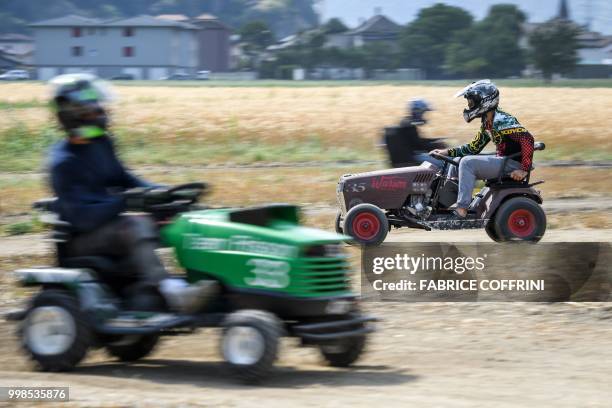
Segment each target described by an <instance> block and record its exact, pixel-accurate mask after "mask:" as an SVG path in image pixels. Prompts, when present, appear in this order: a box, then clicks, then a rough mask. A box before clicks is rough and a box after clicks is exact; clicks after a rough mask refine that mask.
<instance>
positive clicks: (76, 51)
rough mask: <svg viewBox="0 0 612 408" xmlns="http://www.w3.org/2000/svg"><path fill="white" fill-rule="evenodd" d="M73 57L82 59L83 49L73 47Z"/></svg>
mask: <svg viewBox="0 0 612 408" xmlns="http://www.w3.org/2000/svg"><path fill="white" fill-rule="evenodd" d="M72 56H73V57H81V56H83V47H81V46H79V45H77V46H74V47H72Z"/></svg>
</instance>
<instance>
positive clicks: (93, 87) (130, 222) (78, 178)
mask: <svg viewBox="0 0 612 408" xmlns="http://www.w3.org/2000/svg"><path fill="white" fill-rule="evenodd" d="M51 85H52V86H53V100H52V106H53V109H54V110H55V113H56V115H57V119H58V121H59V123H60V124H61V126H62V128H63V129H64V130H65V132H66V138H65V139H64V140H63V141H61V142H59V143H57V144H56V145H55V146H53V148H52V150H51V157H50V173H51V177H50V179H51V187H52V188H53V191H54V192H55V194H56V196H57V198H58V199H57V202H56V206H55V211H56V212H58V213H59V215H60V218H61V219H62V220H63V221H66V222H68V223H70V225H71V227H72V229H73V233H72V237H71V239H70V240H69V241H68V243H67V244H66V250H67V254H68V256H71V257H81V256H106V257H112V258H116V259H122V260H124V261H125V262H124V263H123V265H125V266H126V269H125V270H122V271H121V272H122V273H126V274H128V275H129V274H131V275H133V276H132V277H133V278H135V279H136V280H137V281H139V282H141V283H142V284H143V285H145V286H147V287H149V288H154V290H159V292H161V294H162V295H163V297H164V298H165V300H166V303H167V304H168V306H170V307H171V308H174V309H176V310H181V311H191V310H193V309H197V308H199V307H201V306H202V304H203V303H204V301H205V299H206V298H207V297H208V296H209V294H210V293H211V291H212V290H213V289H212V288H211V287H206V286H204V285H201V286H190V285H188V284H187V283H186V282H185V281H183V280H180V279H172V278H170V276H169V275H168V273H167V271H166V269H165V268H164V266H163V264H162V263H161V261H160V260H159V258H158V257H157V255H156V254H155V249H156V246H157V242H156V241H157V229H156V226H155V224H154V222H153V220H152V219H151V218H150V217H148V216H146V215H126V214H123V212H124V211H126V210H127V204H126V199H125V198H124V196H122V195H119V194H116V191H117V190H125V189H130V188H134V187H155V185H153V184H151V183H149V182H146V181H144V180H142V179H140V178H138V177H136V176H134V175H132V174H131V173H130V172H129V171H128V170H127V169H126V168H125V167H124V166H123V164H122V163H121V162H120V161H119V159H118V158H117V156H116V154H115V148H114V145H113V141H112V139H111V135H110V133H109V131H108V115H107V113H106V109H105V107H104V104H105V103H106V102H108V101H109V99H110V96H111V95H110V92H109V89H108V87H107V86H105V84H104V83H103V82H101V81H100V80H99V79H97V78H96V77H94V76H92V75H87V74H73V75H61V76H59V77H56V78H54V79H53V80H51ZM101 278H102V279H104V277H103V276H102V277H101Z"/></svg>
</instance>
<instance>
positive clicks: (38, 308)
mask: <svg viewBox="0 0 612 408" xmlns="http://www.w3.org/2000/svg"><path fill="white" fill-rule="evenodd" d="M19 332H20V335H21V341H22V344H23V347H24V349H25V350H26V352H27V353H28V354H29V355H30V357H31V358H32V360H34V361H35V362H36V363H37V364H38V365H39V367H40V368H41V369H42V370H43V371H69V370H71V369H73V368H74V367H75V366H76V365H77V364H78V363H79V362H80V361H81V360H82V359H83V357H85V354H87V350H88V348H89V346H90V344H91V331H90V328H89V325H88V324H87V322H86V321H85V318H84V316H83V314H82V313H81V311H80V309H79V302H78V300H77V299H76V298H75V297H74V296H72V295H71V294H70V293H69V292H67V291H64V290H57V289H47V290H43V291H42V292H40V293H39V294H38V295H37V296H36V297H35V298H34V300H33V301H32V306H31V307H30V309H29V310H28V313H27V315H26V317H25V320H24V321H23V323H22V325H21V327H20V330H19Z"/></svg>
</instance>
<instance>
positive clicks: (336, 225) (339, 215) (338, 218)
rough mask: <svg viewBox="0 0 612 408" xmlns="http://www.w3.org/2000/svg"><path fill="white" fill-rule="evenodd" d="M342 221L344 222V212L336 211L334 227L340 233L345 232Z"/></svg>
mask: <svg viewBox="0 0 612 408" xmlns="http://www.w3.org/2000/svg"><path fill="white" fill-rule="evenodd" d="M341 222H342V213H341V212H340V211H338V212H337V213H336V219H335V220H334V228H335V230H336V232H337V233H338V234H344V230H343V229H342V227H341V226H340V223H341Z"/></svg>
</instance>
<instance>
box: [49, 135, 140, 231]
mask: <svg viewBox="0 0 612 408" xmlns="http://www.w3.org/2000/svg"><path fill="white" fill-rule="evenodd" d="M49 163H50V172H51V187H52V188H53V191H54V192H55V194H56V196H57V197H58V201H57V204H56V208H55V210H56V211H57V212H58V213H59V214H60V217H61V219H62V220H64V221H67V222H69V223H70V224H72V226H73V227H74V229H75V230H76V231H78V232H87V231H92V230H94V229H96V228H98V227H99V226H101V225H104V224H105V223H107V222H109V221H111V220H112V219H114V218H115V217H117V216H118V215H119V214H120V213H121V212H123V211H124V210H125V200H124V199H123V197H121V196H119V195H116V194H112V193H111V190H113V189H128V188H134V187H149V186H152V184H150V183H148V182H146V181H144V180H141V179H139V178H138V177H136V176H134V175H132V174H131V173H130V172H129V171H127V170H126V168H125V167H124V166H123V164H122V163H121V162H120V161H119V159H118V158H117V156H116V154H115V149H114V146H113V142H112V140H111V139H110V138H109V137H108V136H103V137H100V138H96V139H92V140H91V142H90V143H87V144H71V143H69V142H68V141H67V140H64V141H61V142H59V143H57V144H56V145H54V146H53V148H52V149H51V154H50V162H49Z"/></svg>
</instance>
